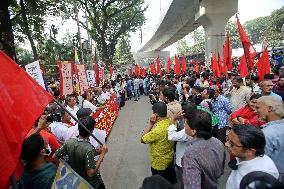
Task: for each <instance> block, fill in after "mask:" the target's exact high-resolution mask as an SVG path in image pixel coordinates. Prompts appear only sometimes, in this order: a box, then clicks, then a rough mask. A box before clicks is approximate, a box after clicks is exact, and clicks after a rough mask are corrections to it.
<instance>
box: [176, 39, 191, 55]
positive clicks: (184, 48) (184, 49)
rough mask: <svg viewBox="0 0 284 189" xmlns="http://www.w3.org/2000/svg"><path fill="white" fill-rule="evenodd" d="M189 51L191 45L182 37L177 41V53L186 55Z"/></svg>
mask: <svg viewBox="0 0 284 189" xmlns="http://www.w3.org/2000/svg"><path fill="white" fill-rule="evenodd" d="M188 52H189V46H188V44H187V41H186V40H185V39H181V40H179V41H178V42H177V54H179V55H185V54H187V53H188Z"/></svg>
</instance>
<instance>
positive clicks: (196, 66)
mask: <svg viewBox="0 0 284 189" xmlns="http://www.w3.org/2000/svg"><path fill="white" fill-rule="evenodd" d="M193 71H195V72H196V73H199V64H195V65H194V70H193Z"/></svg>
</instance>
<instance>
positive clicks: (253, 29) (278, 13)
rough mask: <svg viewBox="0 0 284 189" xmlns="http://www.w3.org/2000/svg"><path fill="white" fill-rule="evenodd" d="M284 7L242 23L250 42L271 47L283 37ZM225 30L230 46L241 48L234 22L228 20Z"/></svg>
mask: <svg viewBox="0 0 284 189" xmlns="http://www.w3.org/2000/svg"><path fill="white" fill-rule="evenodd" d="M283 23H284V7H282V8H280V9H277V10H275V11H273V12H272V13H271V15H270V16H265V17H259V18H256V19H253V20H250V21H247V22H245V23H244V24H243V27H244V30H245V31H246V33H247V35H248V37H249V39H250V41H251V43H252V44H253V45H254V44H259V43H266V44H267V45H268V46H270V47H273V46H276V45H278V43H279V41H281V40H282V39H283V34H282V33H283V30H284V28H283ZM226 30H227V31H229V36H230V40H231V45H232V48H241V47H242V44H241V41H240V37H239V31H238V28H237V25H236V22H231V21H229V22H228V25H227V28H226Z"/></svg>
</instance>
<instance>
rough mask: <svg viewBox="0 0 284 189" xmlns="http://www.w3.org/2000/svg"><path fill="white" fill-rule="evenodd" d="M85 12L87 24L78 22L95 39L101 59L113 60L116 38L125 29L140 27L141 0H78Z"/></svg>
mask: <svg viewBox="0 0 284 189" xmlns="http://www.w3.org/2000/svg"><path fill="white" fill-rule="evenodd" d="M76 2H79V3H80V7H81V8H82V9H83V11H84V12H86V15H87V20H88V22H89V23H90V25H91V26H90V28H88V27H87V25H86V23H85V22H82V21H80V24H81V25H82V26H83V28H85V29H86V30H87V31H88V32H89V34H90V35H91V38H92V39H93V40H94V41H95V42H96V45H97V51H98V55H99V57H100V59H101V60H102V61H103V63H104V64H105V65H109V64H112V61H113V56H114V54H115V47H116V44H117V42H118V39H119V38H120V37H121V36H123V35H125V34H126V33H128V32H134V31H136V30H137V29H139V28H140V27H141V26H142V25H143V23H144V21H145V17H144V11H145V10H146V9H147V6H146V7H144V0H131V1H121V0H95V1H94V0H78V1H76Z"/></svg>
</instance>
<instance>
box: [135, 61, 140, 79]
mask: <svg viewBox="0 0 284 189" xmlns="http://www.w3.org/2000/svg"><path fill="white" fill-rule="evenodd" d="M135 74H136V77H138V76H139V75H140V68H139V65H138V64H136V65H135Z"/></svg>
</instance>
